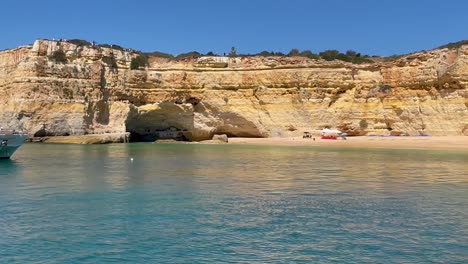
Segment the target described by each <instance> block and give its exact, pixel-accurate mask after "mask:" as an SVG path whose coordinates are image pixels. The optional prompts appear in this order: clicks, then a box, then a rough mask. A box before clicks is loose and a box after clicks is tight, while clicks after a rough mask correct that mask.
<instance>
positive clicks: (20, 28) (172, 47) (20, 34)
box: [0, 0, 468, 55]
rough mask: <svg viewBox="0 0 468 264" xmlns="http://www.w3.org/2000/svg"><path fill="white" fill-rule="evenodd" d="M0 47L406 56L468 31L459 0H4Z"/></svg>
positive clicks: (466, 12)
mask: <svg viewBox="0 0 468 264" xmlns="http://www.w3.org/2000/svg"><path fill="white" fill-rule="evenodd" d="M0 11H1V12H0V24H1V31H0V32H1V35H0V38H1V40H0V50H2V49H6V48H14V47H17V46H19V45H24V44H29V43H32V42H33V41H34V40H35V39H39V38H48V39H52V38H56V39H57V38H67V39H72V38H80V39H86V40H89V41H92V40H94V41H96V42H97V43H108V44H118V45H120V46H123V47H128V48H133V49H137V50H142V51H163V52H168V53H172V54H179V53H183V52H188V51H193V50H195V51H199V52H202V53H207V52H209V51H213V52H215V53H218V54H222V53H224V52H226V53H227V52H229V50H230V49H231V47H233V46H234V47H236V48H237V51H238V53H257V52H260V51H262V50H267V51H281V52H284V53H287V52H289V51H290V50H291V49H292V48H298V49H300V50H306V49H309V50H312V51H313V52H319V51H323V50H326V49H337V50H340V51H342V52H344V51H346V50H349V49H352V50H355V51H358V52H361V53H363V54H368V55H392V54H403V53H409V52H413V51H418V50H427V49H432V48H435V47H437V46H440V45H443V44H446V43H449V42H456V41H459V40H463V39H468V1H464V0H458V1H456V0H444V1H441V0H354V1H352V0H316V1H314V0H231V1H226V0H185V1H184V0H167V1H165V0H160V1H156V0H155V1H152V0H140V1H139V0H133V1H127V0H75V1H67V0H55V1H54V0H2V1H1V3H0Z"/></svg>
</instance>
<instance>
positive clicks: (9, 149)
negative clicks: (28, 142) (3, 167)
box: [0, 128, 27, 159]
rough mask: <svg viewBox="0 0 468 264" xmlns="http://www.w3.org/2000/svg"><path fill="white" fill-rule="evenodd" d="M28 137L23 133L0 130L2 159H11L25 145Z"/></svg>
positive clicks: (0, 157)
mask: <svg viewBox="0 0 468 264" xmlns="http://www.w3.org/2000/svg"><path fill="white" fill-rule="evenodd" d="M26 137H27V134H26V133H24V132H22V131H15V130H5V129H3V128H2V129H0V159H9V158H10V157H11V155H13V153H15V151H16V150H17V149H18V148H19V147H20V146H21V145H23V143H24V141H25V139H26Z"/></svg>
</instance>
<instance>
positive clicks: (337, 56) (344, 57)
mask: <svg viewBox="0 0 468 264" xmlns="http://www.w3.org/2000/svg"><path fill="white" fill-rule="evenodd" d="M68 42H70V43H73V44H75V45H77V46H92V45H96V44H95V43H94V42H92V43H91V42H89V41H86V40H82V39H71V40H68ZM467 44H468V40H462V41H458V42H453V43H448V44H446V45H443V46H440V47H438V48H437V49H443V48H449V49H453V48H458V47H460V46H462V45H467ZM96 46H97V47H103V48H111V49H116V50H120V51H134V50H132V49H126V48H123V47H121V46H119V45H115V44H112V45H110V44H98V45H96ZM233 51H234V52H233ZM135 52H138V51H135ZM62 53H63V51H61V50H58V51H56V52H54V54H53V55H51V56H50V57H49V58H50V59H52V60H54V61H56V62H60V63H65V62H66V61H67V58H66V56H65V53H63V54H62ZM138 53H139V55H138V57H136V58H133V59H132V61H131V66H130V68H131V69H138V68H140V67H145V66H147V65H148V58H150V57H154V58H164V59H168V60H184V59H187V58H199V57H202V56H221V55H219V54H216V53H214V52H212V51H210V52H208V53H206V54H203V53H200V52H197V51H191V52H187V53H181V54H178V55H173V54H170V53H165V52H160V51H153V52H138ZM233 54H234V56H236V57H254V56H261V57H269V56H280V57H305V58H309V59H314V60H320V59H321V60H326V61H333V60H341V61H345V62H350V63H354V64H360V63H373V62H374V61H382V60H383V61H394V60H397V59H399V58H401V57H403V56H405V55H400V54H397V55H392V56H387V57H381V56H370V55H363V54H361V53H358V52H356V51H354V50H348V51H346V52H344V53H342V52H340V51H338V50H334V49H330V50H325V51H322V52H318V53H314V52H312V51H310V50H303V51H301V50H299V49H297V48H294V49H291V51H289V53H287V54H285V53H282V52H278V51H261V52H259V53H255V54H239V53H237V51H236V49H235V47H232V48H231V51H230V52H229V53H228V54H226V53H225V54H223V56H233ZM376 58H377V59H376ZM378 58H380V60H379V59H378Z"/></svg>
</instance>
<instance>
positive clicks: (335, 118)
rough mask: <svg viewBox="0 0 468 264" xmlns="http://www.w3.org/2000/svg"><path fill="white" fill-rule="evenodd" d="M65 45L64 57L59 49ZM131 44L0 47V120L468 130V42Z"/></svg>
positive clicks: (112, 125) (64, 128) (201, 127)
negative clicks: (406, 49)
mask: <svg viewBox="0 0 468 264" xmlns="http://www.w3.org/2000/svg"><path fill="white" fill-rule="evenodd" d="M59 50H60V51H63V53H64V54H65V58H63V57H62V58H61V57H59V56H58V55H60V54H59V53H58V52H57V51H59ZM136 56H138V54H137V53H135V52H133V51H131V50H117V49H111V48H103V47H97V46H78V45H75V44H72V43H69V42H64V41H62V42H58V41H49V40H38V41H36V42H35V43H34V44H33V45H30V46H24V47H19V48H17V49H13V50H6V51H1V52H0V91H1V92H2V97H1V99H0V100H1V104H2V107H1V109H0V123H1V124H2V125H3V126H4V127H14V128H24V129H26V130H27V131H28V133H29V134H30V136H32V137H33V136H34V137H50V136H68V135H87V134H104V133H118V134H123V133H126V132H128V133H131V135H132V138H134V139H140V140H154V139H157V138H160V139H170V138H182V139H188V140H205V139H211V138H212V137H213V135H215V134H226V135H228V136H229V137H281V136H298V135H302V133H303V132H304V131H309V132H314V131H319V130H321V129H322V128H324V127H332V128H338V129H341V130H343V131H345V132H348V134H350V135H369V134H396V135H397V134H410V135H412V134H423V133H425V134H432V135H468V108H467V107H468V46H466V45H465V46H462V47H460V48H458V49H439V50H432V51H425V52H419V53H414V54H411V55H409V56H405V57H402V58H400V59H398V60H396V61H393V62H385V63H373V64H360V65H356V64H350V63H346V62H341V61H332V62H327V61H322V60H310V59H307V58H302V57H202V58H198V59H195V58H188V59H184V60H168V59H163V58H150V59H149V66H148V67H146V68H140V69H138V70H131V69H130V63H131V60H132V58H135V57H136Z"/></svg>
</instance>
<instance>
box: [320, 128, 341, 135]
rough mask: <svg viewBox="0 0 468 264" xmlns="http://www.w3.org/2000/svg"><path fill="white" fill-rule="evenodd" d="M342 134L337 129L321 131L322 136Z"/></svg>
mask: <svg viewBox="0 0 468 264" xmlns="http://www.w3.org/2000/svg"><path fill="white" fill-rule="evenodd" d="M341 133H342V132H341V131H340V130H338V129H329V128H324V129H322V135H340V134H341Z"/></svg>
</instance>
